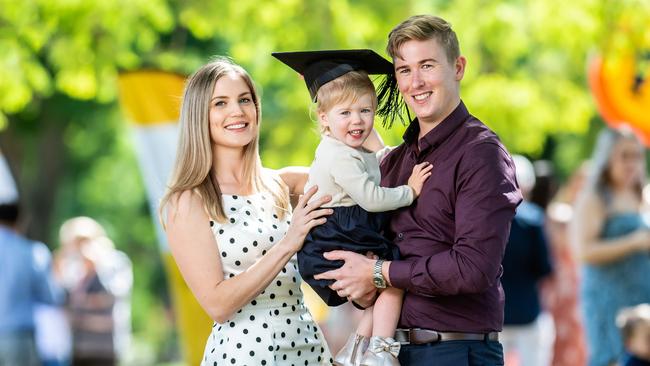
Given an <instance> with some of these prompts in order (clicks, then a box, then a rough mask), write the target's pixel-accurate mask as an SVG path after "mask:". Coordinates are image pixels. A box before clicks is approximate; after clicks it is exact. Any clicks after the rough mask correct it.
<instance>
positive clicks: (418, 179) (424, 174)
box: [407, 161, 433, 198]
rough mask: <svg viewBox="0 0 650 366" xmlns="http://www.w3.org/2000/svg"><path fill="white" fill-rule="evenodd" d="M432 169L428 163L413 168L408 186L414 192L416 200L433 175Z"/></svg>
mask: <svg viewBox="0 0 650 366" xmlns="http://www.w3.org/2000/svg"><path fill="white" fill-rule="evenodd" d="M431 169H433V165H431V164H430V163H429V162H428V161H425V162H424V163H420V164H418V165H416V166H414V167H413V173H411V176H410V177H409V181H408V183H407V184H408V186H409V187H411V189H412V190H413V195H414V198H417V197H418V196H419V195H420V192H422V186H423V185H424V181H425V180H427V178H429V176H430V175H431Z"/></svg>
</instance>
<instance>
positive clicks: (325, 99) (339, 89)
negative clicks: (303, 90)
mask: <svg viewBox="0 0 650 366" xmlns="http://www.w3.org/2000/svg"><path fill="white" fill-rule="evenodd" d="M367 94H371V95H372V103H373V105H372V107H373V109H375V108H377V93H376V92H375V85H374V84H373V83H372V81H371V80H370V77H368V73H366V72H365V71H362V70H356V71H350V72H348V73H346V74H344V75H341V76H339V77H338V78H336V79H334V80H332V81H330V82H328V83H326V84H325V85H323V86H321V87H320V88H319V89H318V92H317V93H316V100H317V102H316V111H317V113H318V114H320V113H327V112H329V111H330V109H332V108H333V107H334V106H335V105H338V104H341V103H344V102H345V103H354V102H356V101H357V100H358V99H359V98H361V97H362V96H364V95H367ZM319 124H320V123H319ZM320 132H321V133H322V134H325V133H327V132H329V129H328V128H327V127H325V126H323V125H322V124H320Z"/></svg>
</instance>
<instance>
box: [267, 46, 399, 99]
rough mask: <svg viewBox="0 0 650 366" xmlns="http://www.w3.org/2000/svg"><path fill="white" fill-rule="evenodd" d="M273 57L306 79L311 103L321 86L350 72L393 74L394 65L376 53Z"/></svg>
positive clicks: (302, 53)
mask: <svg viewBox="0 0 650 366" xmlns="http://www.w3.org/2000/svg"><path fill="white" fill-rule="evenodd" d="M272 55H273V57H275V58H277V59H278V60H280V61H282V62H283V63H284V64H286V65H287V66H289V67H291V68H292V69H294V70H295V71H297V72H298V73H299V74H300V75H302V76H303V78H304V79H305V84H307V89H309V95H310V96H311V99H312V101H316V93H317V92H318V89H320V87H321V86H323V85H325V84H326V83H328V82H330V81H332V80H334V79H336V78H338V77H339V76H342V75H345V74H347V73H348V72H350V71H355V70H363V71H365V72H367V73H368V74H390V73H392V72H393V64H392V63H391V62H389V61H388V60H386V59H384V58H383V57H381V56H379V55H378V54H377V53H375V51H373V50H324V51H300V52H273V53H272Z"/></svg>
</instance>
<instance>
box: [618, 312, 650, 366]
mask: <svg viewBox="0 0 650 366" xmlns="http://www.w3.org/2000/svg"><path fill="white" fill-rule="evenodd" d="M616 324H617V325H618V327H619V328H620V330H621V337H622V338H623V346H624V347H625V356H624V357H623V359H622V360H621V366H650V304H641V305H637V306H633V307H629V308H624V309H622V310H621V311H619V313H618V315H617V316H616Z"/></svg>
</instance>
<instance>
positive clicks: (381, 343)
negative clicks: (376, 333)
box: [361, 337, 401, 366]
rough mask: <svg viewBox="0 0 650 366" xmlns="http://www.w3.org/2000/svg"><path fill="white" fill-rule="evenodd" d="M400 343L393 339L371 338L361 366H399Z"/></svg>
mask: <svg viewBox="0 0 650 366" xmlns="http://www.w3.org/2000/svg"><path fill="white" fill-rule="evenodd" d="M400 347H401V346H400V343H399V342H397V341H395V340H394V339H393V338H390V337H387V338H384V337H371V338H370V345H369V346H368V350H367V351H366V352H365V353H364V354H363V358H362V359H361V366H399V361H398V360H397V355H399V350H400Z"/></svg>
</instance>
